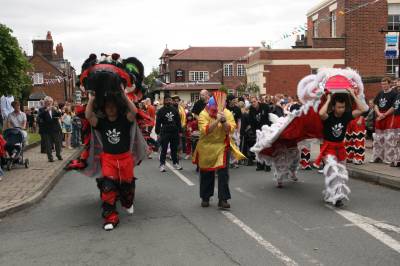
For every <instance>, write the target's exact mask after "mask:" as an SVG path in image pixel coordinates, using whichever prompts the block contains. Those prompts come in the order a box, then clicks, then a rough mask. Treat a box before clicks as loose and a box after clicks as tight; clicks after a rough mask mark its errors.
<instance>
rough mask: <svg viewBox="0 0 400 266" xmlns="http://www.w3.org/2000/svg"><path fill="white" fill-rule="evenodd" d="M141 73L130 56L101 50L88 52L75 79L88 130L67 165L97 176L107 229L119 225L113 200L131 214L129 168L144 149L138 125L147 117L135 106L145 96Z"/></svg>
mask: <svg viewBox="0 0 400 266" xmlns="http://www.w3.org/2000/svg"><path fill="white" fill-rule="evenodd" d="M143 77H144V67H143V64H142V63H141V62H140V61H139V60H138V59H136V58H134V57H130V58H127V59H124V60H122V59H121V58H120V56H119V55H118V54H112V55H111V56H109V55H106V54H102V56H101V59H100V60H97V57H96V55H94V54H91V55H90V56H89V58H88V59H87V60H86V61H85V62H84V64H83V65H82V73H81V76H80V83H81V88H82V90H84V91H85V93H88V95H89V101H88V103H87V105H86V106H85V107H82V110H80V111H81V112H82V111H83V109H85V111H84V113H85V118H84V119H83V120H85V121H84V122H83V123H82V124H83V125H85V124H86V125H87V128H86V129H88V130H87V131H86V132H85V130H84V132H83V134H82V135H83V138H84V144H85V150H84V151H83V152H82V154H81V156H80V158H79V159H78V160H76V161H73V162H71V164H70V165H69V169H83V168H85V170H84V173H85V174H86V175H88V176H91V177H96V181H97V186H98V188H99V190H100V197H101V200H102V209H103V213H102V216H103V218H104V226H103V228H104V229H105V230H107V231H108V230H112V229H114V228H115V227H116V226H117V225H118V223H119V216H118V212H117V209H116V202H117V200H120V202H121V205H122V207H124V208H125V209H126V211H127V212H128V213H129V214H133V212H134V196H135V188H136V184H135V180H136V177H135V176H134V167H135V166H136V165H138V164H140V163H141V161H142V160H143V159H144V158H145V157H146V151H147V149H148V147H147V145H146V141H145V139H144V138H143V136H142V133H141V130H140V129H139V126H138V125H139V124H142V123H143V122H142V121H143V120H147V119H148V117H147V116H144V115H143V114H142V113H141V112H139V110H138V109H137V108H136V105H135V104H136V103H137V102H138V101H140V100H141V99H142V98H143V95H144V94H145V91H144V88H143V87H142V82H143ZM83 128H85V127H83ZM74 163H75V164H74ZM74 166H75V168H74Z"/></svg>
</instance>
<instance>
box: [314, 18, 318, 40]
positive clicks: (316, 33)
mask: <svg viewBox="0 0 400 266" xmlns="http://www.w3.org/2000/svg"><path fill="white" fill-rule="evenodd" d="M318 31H319V22H318V21H317V20H316V21H314V23H313V38H318Z"/></svg>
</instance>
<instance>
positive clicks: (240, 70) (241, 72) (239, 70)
mask: <svg viewBox="0 0 400 266" xmlns="http://www.w3.org/2000/svg"><path fill="white" fill-rule="evenodd" d="M236 68H237V69H236V72H237V76H238V77H245V76H246V66H245V65H244V64H238V65H237V67H236Z"/></svg>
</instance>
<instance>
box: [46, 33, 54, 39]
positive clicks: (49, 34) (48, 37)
mask: <svg viewBox="0 0 400 266" xmlns="http://www.w3.org/2000/svg"><path fill="white" fill-rule="evenodd" d="M46 40H48V41H52V40H53V37H52V36H51V31H48V32H47V35H46Z"/></svg>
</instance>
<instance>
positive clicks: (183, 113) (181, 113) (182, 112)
mask: <svg viewBox="0 0 400 266" xmlns="http://www.w3.org/2000/svg"><path fill="white" fill-rule="evenodd" d="M178 110H179V116H180V118H181V125H182V127H183V128H184V127H186V111H185V108H184V107H183V106H181V105H179V106H178Z"/></svg>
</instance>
